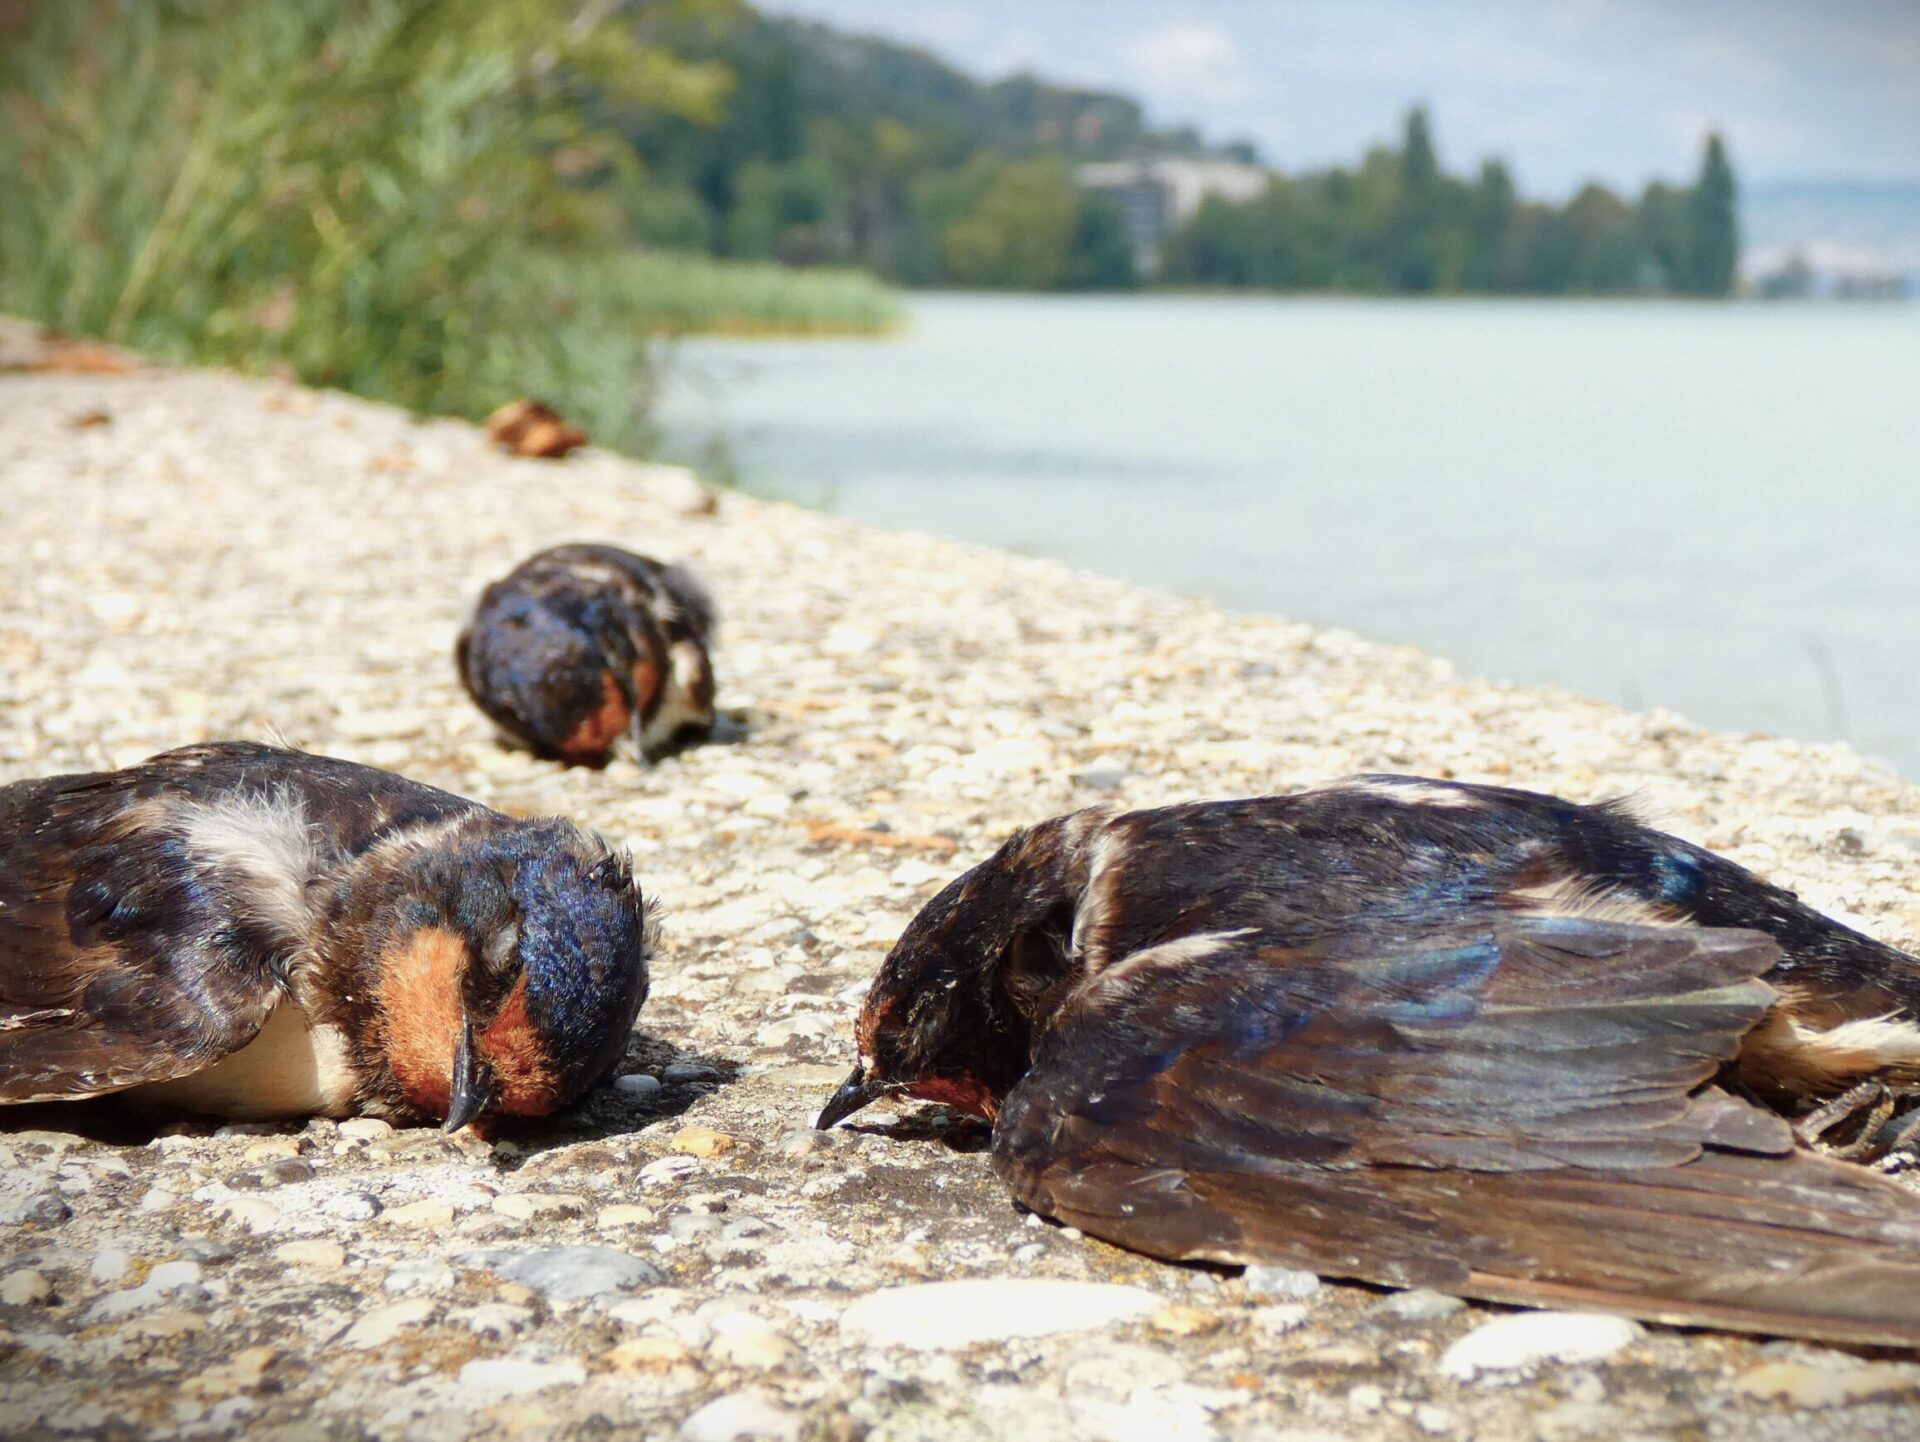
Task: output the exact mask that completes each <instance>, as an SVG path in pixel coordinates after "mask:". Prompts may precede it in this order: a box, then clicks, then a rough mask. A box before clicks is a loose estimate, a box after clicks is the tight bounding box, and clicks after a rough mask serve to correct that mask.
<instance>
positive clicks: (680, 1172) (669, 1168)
mask: <svg viewBox="0 0 1920 1442" xmlns="http://www.w3.org/2000/svg"><path fill="white" fill-rule="evenodd" d="M699 1167H700V1163H698V1162H696V1161H695V1160H694V1159H693V1158H692V1157H677V1156H676V1157H658V1158H656V1159H655V1160H653V1161H650V1162H648V1163H647V1164H646V1165H645V1166H644V1167H642V1168H640V1184H641V1185H642V1186H656V1185H658V1184H659V1183H661V1182H677V1181H679V1180H680V1178H682V1177H684V1176H686V1175H687V1174H688V1173H690V1172H694V1171H698V1170H699Z"/></svg>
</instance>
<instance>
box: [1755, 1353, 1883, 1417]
mask: <svg viewBox="0 0 1920 1442" xmlns="http://www.w3.org/2000/svg"><path fill="white" fill-rule="evenodd" d="M1733 1390H1734V1391H1736V1392H1738V1393H1739V1394H1740V1395H1741V1396H1743V1397H1754V1398H1758V1399H1759V1400H1761V1401H1763V1402H1785V1403H1786V1404H1787V1405H1788V1406H1789V1407H1805V1408H1809V1409H1812V1408H1819V1407H1847V1406H1851V1405H1852V1404H1854V1403H1856V1402H1878V1401H1887V1400H1891V1399H1893V1398H1910V1397H1914V1396H1916V1395H1920V1369H1916V1368H1915V1367H1913V1366H1899V1365H1895V1364H1893V1363H1888V1362H1867V1363H1864V1364H1862V1365H1860V1366H1857V1367H1844V1368H1838V1367H1836V1368H1827V1367H1809V1366H1806V1365H1805V1364H1803V1363H1799V1362H1769V1363H1766V1364H1764V1365H1762V1366H1759V1367H1755V1368H1754V1369H1753V1370H1752V1371H1750V1372H1745V1373H1743V1374H1741V1376H1740V1378H1739V1379H1738V1380H1737V1381H1736V1382H1735V1383H1734V1384H1733Z"/></svg>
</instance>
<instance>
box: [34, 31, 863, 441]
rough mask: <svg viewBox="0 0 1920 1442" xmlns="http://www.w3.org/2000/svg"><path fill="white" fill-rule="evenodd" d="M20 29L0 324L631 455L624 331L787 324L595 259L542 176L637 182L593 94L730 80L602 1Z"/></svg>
mask: <svg viewBox="0 0 1920 1442" xmlns="http://www.w3.org/2000/svg"><path fill="white" fill-rule="evenodd" d="M710 3H715V0H650V4H649V6H648V7H646V8H648V9H650V10H652V11H654V12H661V11H667V10H675V11H684V10H688V9H699V8H704V7H706V6H707V5H709V4H710ZM15 13H16V14H17V13H18V12H17V9H16V11H15ZM25 17H26V18H25V21H24V27H23V28H21V29H19V30H18V32H17V33H14V34H9V35H0V309H4V310H8V311H12V312H15V313H18V314H22V315H25V316H29V317H32V318H35V319H38V320H41V321H44V322H46V323H48V324H51V325H54V326H57V327H59V328H61V329H63V330H67V331H71V332H75V333H79V334H86V335H94V336H100V337H103V338H106V339H108V340H112V341H116V342H119V343H122V344H126V345H130V346H132V347H134V348H135V349H138V350H140V351H143V352H146V353H148V354H151V355H155V356H159V357H162V358H167V359H174V360H182V361H197V362H213V363H220V364H228V365H232V366H236V367H239V368H241V369H247V370H261V369H266V368H269V367H275V368H281V367H290V368H291V369H292V371H293V372H294V373H295V374H296V375H297V376H298V377H299V378H300V379H302V380H304V381H307V382H310V383H313V384H319V385H327V386H337V387H340V388H342V389H345V390H350V391H355V392H358V393H360V394H363V395H368V396H374V397H377V398H381V399H385V400H390V401H395V402H397V403H399V404H401V405H404V406H407V407H409V408H411V409H413V410H417V411H426V412H440V413H451V414H456V415H467V416H478V415H482V414H484V413H485V412H486V411H488V410H489V409H491V408H492V407H493V406H495V405H497V404H499V403H500V402H501V401H504V400H507V399H511V398H512V397H514V396H518V395H526V394H533V395H538V396H541V397H543V398H545V399H547V400H548V401H549V402H550V403H552V404H554V405H556V406H558V407H560V408H561V409H562V410H563V411H565V412H566V413H567V414H568V415H569V416H570V418H572V419H575V420H577V421H578V422H579V423H581V424H583V425H585V426H586V427H587V428H588V430H589V432H590V434H592V435H594V437H595V438H596V439H597V440H600V441H602V442H603V443H607V444H616V445H618V444H627V445H633V444H637V443H638V442H639V441H640V439H641V437H642V435H643V432H642V431H641V429H640V420H641V418H640V415H639V398H640V396H641V395H642V394H643V393H644V389H645V387H644V378H645V369H646V347H647V333H648V332H649V330H650V329H656V328H659V327H660V326H662V325H665V326H669V327H671V328H678V327H680V326H682V325H683V324H687V323H698V317H700V316H703V315H714V316H722V317H726V318H728V319H729V323H731V321H732V319H733V318H737V317H739V316H741V315H743V314H744V309H743V302H742V301H741V300H740V299H738V297H739V296H742V295H749V294H750V295H752V296H754V297H755V300H754V302H753V303H754V304H758V305H760V306H761V307H762V309H763V311H765V312H768V313H770V312H771V310H772V309H773V308H775V307H776V305H780V304H784V305H786V306H787V308H788V309H787V313H792V314H796V315H797V314H799V313H803V312H805V311H806V309H807V307H806V304H805V303H804V302H803V301H799V300H794V299H792V298H791V297H789V298H788V299H786V300H784V301H781V300H778V299H777V297H778V295H779V292H780V291H781V290H782V280H781V278H780V277H777V276H772V277H767V278H765V279H764V280H763V279H756V280H754V281H753V282H752V283H751V284H750V285H746V286H744V287H738V286H736V287H735V288H734V290H733V291H732V292H731V293H732V294H733V295H734V297H735V298H734V299H731V300H730V299H728V295H729V286H730V285H732V284H733V283H732V282H729V281H724V280H721V279H718V278H716V277H713V276H707V277H704V278H702V277H701V276H700V274H699V267H697V266H686V267H680V266H675V265H672V264H668V265H664V266H663V265H662V264H661V263H660V262H659V261H656V260H652V259H646V260H638V259H633V258H628V257H622V256H621V255H620V254H619V253H618V248H617V243H618V240H619V238H620V236H619V231H618V227H617V224H616V223H615V222H614V221H613V220H612V219H611V216H612V214H613V213H614V212H617V207H615V206H612V205H611V204H609V203H608V202H606V201H605V200H604V198H603V197H602V196H601V195H600V194H598V193H596V192H595V191H592V190H589V189H586V188H583V187H581V186H579V185H577V184H574V183H572V181H571V180H570V179H569V177H572V176H577V175H580V174H582V173H595V174H600V175H607V174H613V175H619V174H623V173H625V174H635V173H637V171H638V166H639V161H638V157H636V156H634V155H633V154H632V152H631V151H630V149H628V148H627V147H626V145H625V142H624V141H622V140H621V139H620V138H619V136H618V135H616V134H615V133H613V132H612V130H611V129H604V130H596V129H594V128H592V127H591V125H590V124H589V123H588V122H587V121H586V120H584V119H583V118H582V117H583V115H584V114H585V113H587V112H588V111H589V110H592V111H593V112H594V113H604V111H605V109H606V105H607V103H608V101H609V98H610V97H611V99H612V100H613V101H616V102H618V103H620V104H624V105H627V106H629V107H643V108H644V107H652V108H656V109H666V110H671V111H673V112H674V113H676V114H680V115H684V116H688V117H692V118H696V119H697V118H703V117H704V118H711V117H713V116H715V115H716V114H717V113H718V111H719V108H720V106H721V105H722V104H723V103H724V100H725V95H726V89H727V86H728V84H729V83H730V76H729V75H728V74H727V73H726V72H725V71H724V70H723V69H721V68H719V67H717V66H714V65H708V64H695V63H690V62H685V61H682V60H679V59H677V58H675V57H674V56H672V55H670V54H667V53H665V52H663V51H660V50H658V49H656V48H652V47H650V46H649V45H648V44H647V43H646V42H645V41H644V40H643V39H641V38H639V35H638V33H637V32H636V29H635V27H634V25H633V24H632V19H633V14H632V12H631V11H623V10H622V9H621V8H620V7H618V6H616V5H612V4H605V3H601V4H588V3H583V0H570V3H560V0H485V3H480V0H473V3H467V0H460V3H443V0H38V3H34V4H30V5H28V6H27V8H26V11H25ZM16 23H17V22H16ZM589 92H590V93H591V94H592V96H593V98H594V100H595V105H594V106H592V107H588V106H583V105H582V104H580V103H579V102H580V98H581V96H582V95H583V94H586V93H589ZM822 283H823V284H824V282H822ZM683 284H684V285H687V286H688V287H690V288H693V289H695V290H697V292H698V293H699V295H700V296H702V297H703V298H702V299H700V300H698V301H694V300H687V299H682V298H680V297H677V296H675V295H673V294H672V292H673V290H674V288H675V287H676V286H677V285H683ZM794 284H795V289H794V291H793V295H794V296H798V295H800V294H801V293H802V292H804V291H807V289H808V287H809V286H810V285H812V284H814V282H811V281H803V282H797V283H794ZM834 284H837V285H841V286H845V287H847V288H848V289H849V290H850V291H857V290H859V289H860V287H859V286H858V285H854V284H851V283H848V282H844V281H839V282H834ZM834 304H835V305H840V304H841V302H839V301H837V300H836V301H835V302H834ZM824 308H826V307H823V309H824ZM844 309H845V310H846V311H847V312H848V313H851V311H852V309H853V306H852V305H851V303H848V304H846V305H845V306H844Z"/></svg>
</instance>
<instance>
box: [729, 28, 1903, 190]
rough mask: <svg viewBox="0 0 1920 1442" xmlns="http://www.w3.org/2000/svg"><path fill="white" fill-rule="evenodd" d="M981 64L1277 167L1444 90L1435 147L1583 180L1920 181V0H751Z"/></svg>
mask: <svg viewBox="0 0 1920 1442" xmlns="http://www.w3.org/2000/svg"><path fill="white" fill-rule="evenodd" d="M757 3H758V4H759V7H760V8H761V9H762V10H765V11H768V12H772V13H781V14H789V15H797V16H803V17H806V18H811V19H817V20H823V21H826V22H828V23H831V24H834V25H837V26H840V27H842V28H845V29H849V30H856V31H861V32H864V33H867V34H874V35H880V36H884V37H886V38H888V39H894V40H900V41H904V42H907V43H910V44H914V45H919V46H921V47H923V48H925V49H928V50H931V51H932V52H933V53H935V54H936V55H939V56H940V57H941V58H942V59H945V60H947V61H949V62H950V63H952V64H955V65H957V66H959V67H960V68H961V69H963V70H967V71H969V72H971V73H973V74H976V75H981V76H985V77H988V78H998V77H1001V76H1005V75H1009V74H1012V73H1015V72H1017V71H1023V70H1025V71H1031V72H1033V73H1035V74H1038V75H1040V76H1042V77H1044V78H1047V79H1051V80H1059V81H1063V82H1067V83H1072V84H1079V85H1085V86H1091V87H1098V88H1102V89H1113V90H1120V91H1124V92H1126V93H1128V94H1130V95H1132V96H1134V97H1135V98H1136V99H1139V100H1140V101H1142V102H1143V103H1144V104H1145V105H1146V107H1147V112H1148V115H1149V117H1150V118H1151V119H1153V120H1154V121H1156V122H1158V123H1162V124H1182V123H1190V124H1193V125H1196V126H1198V127H1199V128H1200V130H1201V131H1202V133H1203V134H1205V135H1206V136H1207V137H1208V138H1209V139H1212V140H1229V139H1239V138H1246V139H1251V140H1253V141H1254V142H1255V143H1256V144H1257V145H1258V146H1259V147H1260V149H1261V152H1262V153H1263V155H1264V157H1265V158H1266V159H1267V161H1268V162H1269V163H1271V164H1273V165H1276V166H1279V167H1280V168H1281V169H1284V170H1295V169H1303V168H1313V167H1317V166H1322V165H1327V164H1332V163H1336V162H1346V161H1351V160H1352V159H1354V158H1355V157H1356V156H1357V155H1358V154H1359V153H1360V152H1361V151H1362V150H1364V149H1365V147H1366V146H1367V145H1368V144H1370V143H1372V142H1374V141H1378V140H1387V139H1391V138H1393V137H1394V136H1395V135H1397V133H1398V130H1399V125H1400V117H1401V116H1402V114H1403V113H1404V112H1405V110H1406V108H1407V106H1408V105H1409V104H1412V103H1415V102H1420V103H1424V104H1426V105H1427V106H1428V107H1429V110H1430V113H1431V115H1432V118H1433V124H1434V131H1435V136H1436V139H1437V142H1438V148H1439V151H1440V155H1441V159H1442V161H1443V163H1445V164H1446V165H1447V166H1448V167H1449V168H1451V169H1455V170H1470V169H1473V168H1476V167H1477V166H1478V163H1479V161H1480V160H1481V159H1482V158H1484V157H1486V156H1489V155H1498V156H1500V157H1502V158H1504V159H1505V160H1506V161H1507V162H1508V164H1509V166H1510V168H1511V169H1512V170H1513V172H1514V173H1515V175H1516V176H1517V177H1518V179H1519V181H1520V183H1521V184H1522V186H1523V187H1525V188H1527V189H1528V190H1530V191H1531V192H1533V193H1538V194H1545V195H1550V196H1563V195H1567V194H1571V193H1572V192H1573V191H1574V190H1576V189H1578V188H1579V186H1580V185H1581V184H1583V183H1584V182H1586V181H1587V180H1590V179H1597V180H1600V181H1603V182H1605V183H1607V184H1610V185H1613V186H1615V187H1625V188H1628V189H1637V188H1638V187H1639V186H1640V185H1641V184H1642V183H1643V182H1644V181H1646V180H1648V179H1651V178H1654V177H1661V178H1667V179H1683V178H1688V177H1690V176H1691V175H1692V173H1693V172H1694V171H1695V169H1696V168H1697V167H1698V164H1699V156H1700V148H1701V145H1702V142H1703V139H1704V137H1705V135H1706V132H1707V131H1708V130H1709V129H1711V128H1719V129H1720V130H1722V131H1723V132H1724V133H1725V134H1726V135H1727V136H1728V139H1729V143H1730V145H1731V148H1732V152H1733V159H1734V163H1735V165H1736V166H1737V167H1738V169H1739V172H1740V174H1741V177H1742V179H1743V180H1744V181H1745V182H1747V183H1749V184H1753V183H1764V182H1767V181H1778V180H1788V179H1805V178H1810V177H1817V178H1826V177H1839V178H1848V179H1871V180H1889V179H1909V180H1910V179H1914V178H1920V0H1473V3H1440V0H1340V3H1335V0H757Z"/></svg>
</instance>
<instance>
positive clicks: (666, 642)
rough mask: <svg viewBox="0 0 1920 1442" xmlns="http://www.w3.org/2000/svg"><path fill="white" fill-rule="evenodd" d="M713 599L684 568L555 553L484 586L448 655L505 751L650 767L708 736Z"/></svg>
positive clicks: (591, 553)
mask: <svg viewBox="0 0 1920 1442" xmlns="http://www.w3.org/2000/svg"><path fill="white" fill-rule="evenodd" d="M716 624H717V623H716V619H715V613H714V606H713V600H712V598H711V597H710V596H709V595H708V594H707V590H706V588H705V587H704V586H702V585H701V584H700V581H699V579H698V578H697V577H696V576H694V574H693V573H692V572H691V571H689V570H687V569H686V568H685V567H684V566H666V565H662V564H661V563H660V562H658V561H655V560H652V559H651V558H649V557H647V556H640V555H636V554H634V553H633V552H632V551H625V550H622V549H620V548H619V547H618V546H602V545H589V544H577V545H567V546H554V547H552V548H551V549H549V550H545V551H541V552H539V553H538V554H536V555H533V556H530V557H528V558H527V559H526V560H524V561H522V562H521V563H520V564H519V565H518V566H516V567H514V569H513V570H512V571H510V572H509V573H508V574H507V575H506V576H504V577H502V578H501V579H500V580H498V581H495V582H494V583H493V584H492V585H490V586H488V587H487V589H486V591H485V592H484V593H483V594H482V595H481V597H480V603H479V605H478V606H477V607H476V608H475V610H474V613H473V616H472V618H471V619H470V620H469V621H468V622H467V625H466V627H465V629H464V630H462V631H461V633H460V637H459V640H458V642H457V643H456V645H455V647H454V662H455V664H456V665H457V666H458V668H459V671H460V680H461V683H462V684H463V685H465V687H466V688H467V694H468V695H469V696H471V697H472V698H473V701H474V704H475V705H476V706H478V707H479V708H480V709H481V710H482V711H484V712H485V713H486V714H487V717H488V718H489V719H490V720H491V721H492V722H493V723H494V725H496V726H497V727H499V728H500V730H501V732H502V733H503V734H504V735H505V736H506V737H507V738H508V739H509V740H511V741H514V742H516V743H518V744H519V745H522V746H525V747H527V748H528V749H530V750H532V751H533V752H535V753H536V754H538V755H541V756H548V757H553V758H555V759H557V760H561V761H565V762H567V763H568V764H569V765H575V766H595V767H598V766H605V765H606V764H607V763H608V762H609V761H611V760H612V759H613V756H614V753H615V752H616V751H617V750H619V749H621V748H622V747H625V748H626V749H628V750H630V751H631V752H632V753H633V754H634V756H635V758H636V759H639V760H654V759H656V758H658V757H659V756H660V755H662V754H664V753H665V752H667V751H669V750H671V749H673V747H675V746H676V745H679V744H681V743H683V742H685V741H689V740H694V739H697V738H699V737H701V736H704V735H706V734H708V733H709V732H711V731H712V729H713V723H714V710H713V658H712V649H713V636H714V629H715V626H716Z"/></svg>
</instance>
